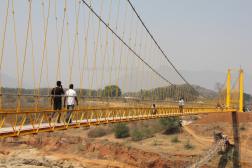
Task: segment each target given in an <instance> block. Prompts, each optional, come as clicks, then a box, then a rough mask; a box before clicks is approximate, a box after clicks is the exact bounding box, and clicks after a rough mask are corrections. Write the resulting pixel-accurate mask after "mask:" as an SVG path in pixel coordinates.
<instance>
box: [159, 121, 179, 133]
mask: <svg viewBox="0 0 252 168" xmlns="http://www.w3.org/2000/svg"><path fill="white" fill-rule="evenodd" d="M159 122H160V124H161V125H162V126H163V127H164V129H165V132H164V134H174V133H178V132H179V131H180V128H181V127H182V125H181V120H180V118H179V117H169V118H161V119H160V120H159Z"/></svg>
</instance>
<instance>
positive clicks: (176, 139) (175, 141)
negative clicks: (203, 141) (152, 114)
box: [171, 136, 180, 143]
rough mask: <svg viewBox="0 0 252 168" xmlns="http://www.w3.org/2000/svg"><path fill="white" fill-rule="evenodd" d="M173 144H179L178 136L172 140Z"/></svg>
mask: <svg viewBox="0 0 252 168" xmlns="http://www.w3.org/2000/svg"><path fill="white" fill-rule="evenodd" d="M171 142H172V143H179V142H180V141H179V139H178V136H174V137H173V138H172V139H171Z"/></svg>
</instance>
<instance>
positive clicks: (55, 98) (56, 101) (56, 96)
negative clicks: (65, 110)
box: [51, 81, 65, 123]
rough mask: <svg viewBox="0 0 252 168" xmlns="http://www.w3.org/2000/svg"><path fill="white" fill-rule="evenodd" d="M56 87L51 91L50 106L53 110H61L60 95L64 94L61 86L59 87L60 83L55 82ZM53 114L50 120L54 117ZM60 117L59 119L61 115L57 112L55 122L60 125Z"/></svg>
mask: <svg viewBox="0 0 252 168" xmlns="http://www.w3.org/2000/svg"><path fill="white" fill-rule="evenodd" d="M56 84H57V86H56V87H55V88H53V89H52V91H51V96H52V98H51V104H52V105H53V110H55V111H56V110H61V108H62V95H64V94H65V92H64V90H63V88H62V85H61V81H57V83H56ZM54 115H55V112H53V114H52V118H53V117H54ZM60 117H61V113H60V112H59V116H58V119H57V122H58V123H60Z"/></svg>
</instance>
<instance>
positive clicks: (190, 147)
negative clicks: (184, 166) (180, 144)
mask: <svg viewBox="0 0 252 168" xmlns="http://www.w3.org/2000/svg"><path fill="white" fill-rule="evenodd" d="M184 148H185V149H186V150H192V149H194V145H193V144H191V142H190V140H187V141H186V143H185V145H184Z"/></svg>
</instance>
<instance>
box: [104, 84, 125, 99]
mask: <svg viewBox="0 0 252 168" xmlns="http://www.w3.org/2000/svg"><path fill="white" fill-rule="evenodd" d="M121 95H122V91H121V89H120V88H119V87H118V86H116V85H110V86H106V87H105V88H104V90H103V96H105V97H120V96H121Z"/></svg>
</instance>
